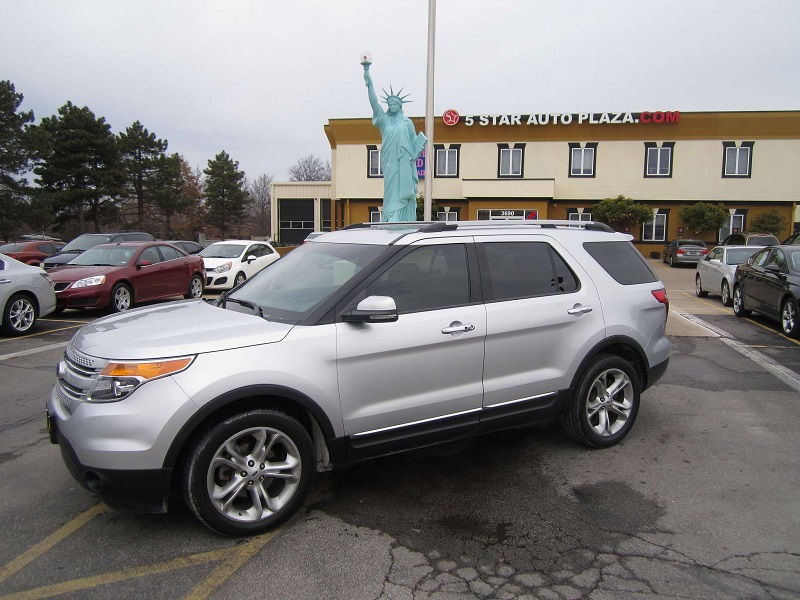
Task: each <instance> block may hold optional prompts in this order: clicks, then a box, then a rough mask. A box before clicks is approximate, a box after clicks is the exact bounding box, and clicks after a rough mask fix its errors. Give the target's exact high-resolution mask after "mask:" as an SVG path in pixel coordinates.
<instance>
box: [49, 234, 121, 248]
mask: <svg viewBox="0 0 800 600" xmlns="http://www.w3.org/2000/svg"><path fill="white" fill-rule="evenodd" d="M110 240H111V236H110V235H79V236H78V237H76V238H75V239H74V240H72V241H71V242H70V243H69V244H67V245H66V246H64V247H63V248H62V249H61V251H62V252H69V251H70V250H79V251H81V252H83V251H84V250H88V249H89V248H92V247H93V246H97V244H105V243H106V242H108V241H110Z"/></svg>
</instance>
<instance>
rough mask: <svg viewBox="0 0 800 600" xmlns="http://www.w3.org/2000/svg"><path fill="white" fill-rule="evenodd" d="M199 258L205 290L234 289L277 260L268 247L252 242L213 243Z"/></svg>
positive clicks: (274, 252) (268, 245)
mask: <svg viewBox="0 0 800 600" xmlns="http://www.w3.org/2000/svg"><path fill="white" fill-rule="evenodd" d="M199 256H202V257H203V262H204V263H205V265H206V289H207V290H229V289H231V288H233V287H236V286H237V285H240V284H242V283H243V282H244V281H245V280H247V279H249V278H250V277H252V276H253V275H255V274H256V273H258V272H259V271H260V270H261V269H263V268H264V267H266V266H267V265H271V264H272V263H274V262H275V261H276V260H278V259H279V258H280V254H278V252H277V251H276V250H275V248H273V247H272V245H271V244H269V243H267V242H254V241H253V240H225V241H222V242H214V243H213V244H211V245H210V246H206V247H205V248H204V249H203V250H202V251H201V252H200V254H199Z"/></svg>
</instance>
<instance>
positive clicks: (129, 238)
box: [42, 231, 156, 271]
mask: <svg viewBox="0 0 800 600" xmlns="http://www.w3.org/2000/svg"><path fill="white" fill-rule="evenodd" d="M155 239H156V238H154V237H153V236H152V235H150V234H149V233H145V232H144V231H117V232H114V233H84V234H83V235H79V236H78V237H76V238H75V239H74V240H72V241H71V242H70V243H69V244H67V245H66V246H64V247H63V248H62V249H61V252H59V253H58V254H54V255H53V256H51V257H49V258H46V259H44V260H43V261H42V266H43V267H44V268H45V270H47V271H49V270H50V269H53V268H55V267H60V266H61V265H64V264H66V263H68V262H69V261H71V260H72V259H73V258H75V257H76V256H78V254H80V253H81V252H83V251H84V250H88V249H89V248H94V247H95V246H97V245H98V244H109V243H112V242H151V241H153V240H155Z"/></svg>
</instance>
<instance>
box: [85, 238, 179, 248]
mask: <svg viewBox="0 0 800 600" xmlns="http://www.w3.org/2000/svg"><path fill="white" fill-rule="evenodd" d="M165 243H166V242H161V241H158V240H125V241H122V242H108V243H107V244H98V245H97V246H93V247H94V248H111V247H112V246H133V247H136V248H138V247H140V246H149V245H153V244H165ZM91 249H92V248H89V250H91Z"/></svg>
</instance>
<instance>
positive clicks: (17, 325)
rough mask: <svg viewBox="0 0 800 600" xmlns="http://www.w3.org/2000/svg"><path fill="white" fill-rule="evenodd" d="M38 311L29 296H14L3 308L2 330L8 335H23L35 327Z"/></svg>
mask: <svg viewBox="0 0 800 600" xmlns="http://www.w3.org/2000/svg"><path fill="white" fill-rule="evenodd" d="M38 318H39V309H38V308H37V307H36V302H34V301H33V300H32V299H31V298H30V296H27V295H26V294H14V295H12V296H11V297H10V298H9V299H8V302H6V305H5V308H3V326H2V329H3V331H4V332H5V333H7V334H8V335H15V336H16V335H25V334H26V333H28V332H29V331H30V330H31V329H33V328H34V326H35V325H36V320H37V319H38Z"/></svg>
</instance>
